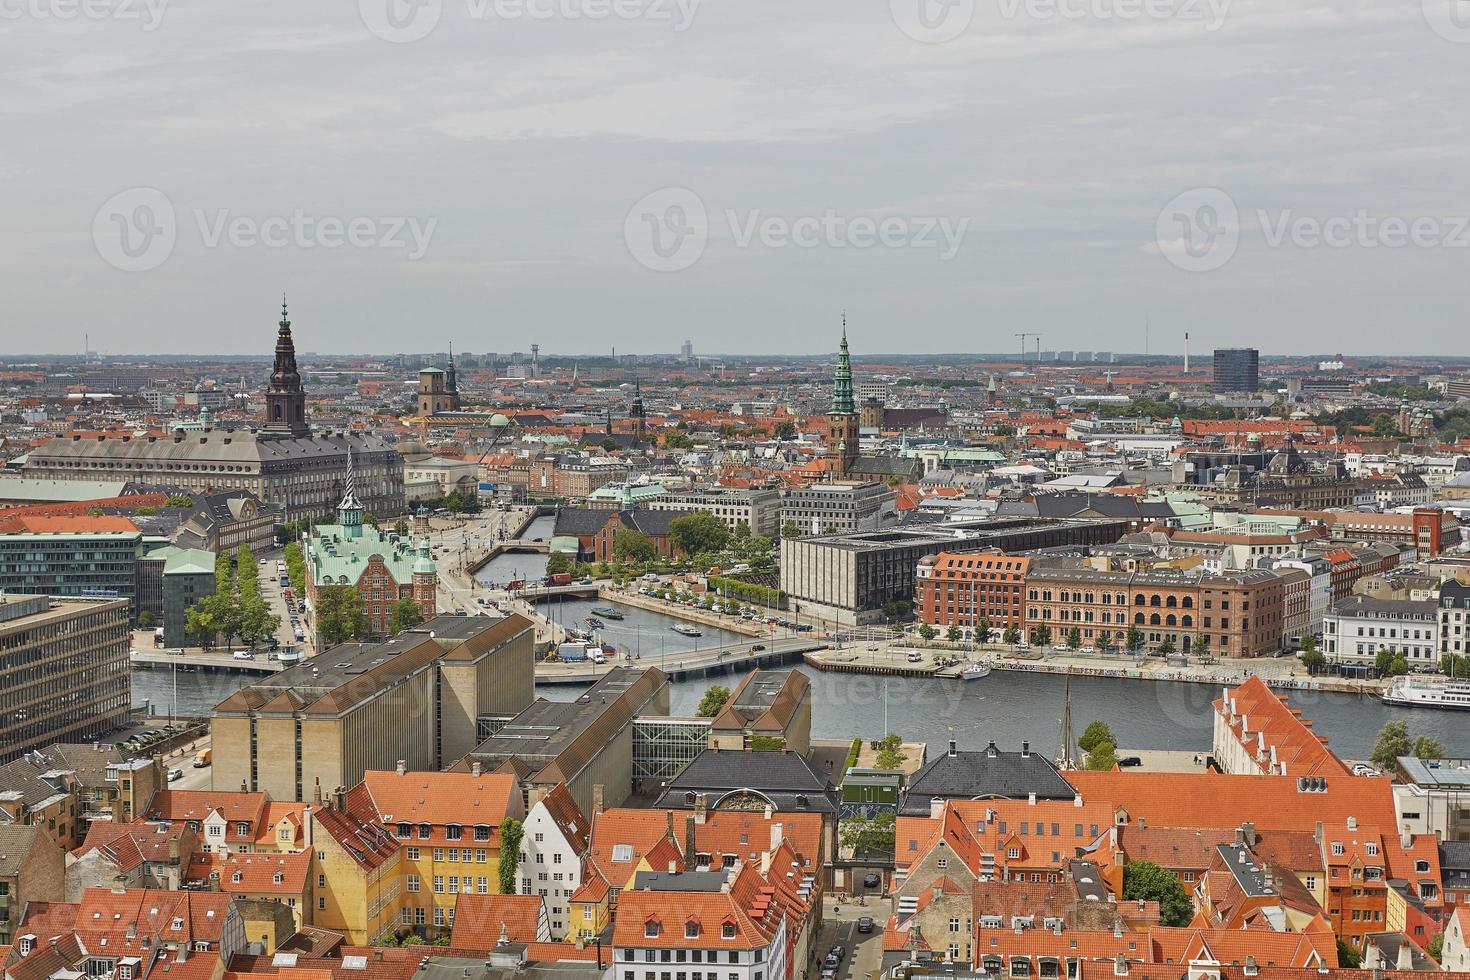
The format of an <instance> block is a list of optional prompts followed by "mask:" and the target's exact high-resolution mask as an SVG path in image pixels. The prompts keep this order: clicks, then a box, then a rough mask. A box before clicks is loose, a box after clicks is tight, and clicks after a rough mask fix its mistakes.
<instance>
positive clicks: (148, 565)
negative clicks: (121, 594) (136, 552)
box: [136, 545, 215, 647]
mask: <svg viewBox="0 0 1470 980" xmlns="http://www.w3.org/2000/svg"><path fill="white" fill-rule="evenodd" d="M214 563H215V555H214V553H213V552H209V551H204V550H203V549H197V548H176V547H174V546H172V545H165V546H162V547H155V548H149V549H148V551H147V552H146V553H145V554H144V555H143V557H142V558H141V559H140V560H139V561H138V596H137V604H136V605H137V609H136V611H137V613H138V614H139V615H141V614H142V613H145V612H146V613H149V614H150V615H152V617H153V620H154V624H155V625H157V626H160V627H162V629H163V643H164V645H165V646H170V647H182V646H188V645H190V644H192V643H197V642H198V639H197V638H195V637H191V636H189V633H188V611H189V607H191V606H193V605H196V604H197V603H198V602H199V601H200V600H201V599H204V598H206V597H208V596H212V595H214V584H215V583H214Z"/></svg>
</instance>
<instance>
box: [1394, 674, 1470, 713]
mask: <svg viewBox="0 0 1470 980" xmlns="http://www.w3.org/2000/svg"><path fill="white" fill-rule="evenodd" d="M1381 697H1382V700H1383V703H1384V704H1396V705H1400V706H1402V707H1405V708H1447V709H1451V710H1455V709H1458V710H1460V711H1470V681H1463V680H1461V681H1446V680H1431V679H1429V678H1427V677H1397V678H1395V679H1394V681H1393V683H1392V684H1390V685H1389V686H1388V688H1387V689H1385V690H1384V692H1383V694H1382V695H1381Z"/></svg>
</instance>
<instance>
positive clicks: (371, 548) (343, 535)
mask: <svg viewBox="0 0 1470 980" xmlns="http://www.w3.org/2000/svg"><path fill="white" fill-rule="evenodd" d="M305 551H306V594H307V597H308V598H309V599H310V601H311V604H312V606H313V607H315V606H316V604H317V600H318V597H319V596H320V595H321V590H322V589H325V588H329V587H332V586H349V587H351V588H352V589H354V590H356V591H357V593H358V594H359V595H361V596H362V599H363V604H364V605H365V606H366V609H367V618H368V623H369V625H370V628H371V631H372V633H373V635H374V636H387V635H388V634H389V633H390V632H391V626H392V618H393V607H394V606H396V605H397V604H398V602H399V600H401V599H409V600H411V601H412V602H413V603H414V605H415V606H417V607H418V610H419V615H420V616H422V617H423V618H424V619H426V620H427V619H433V618H434V615H435V613H436V612H437V603H438V594H439V570H438V566H437V565H436V564H435V562H434V558H433V555H432V554H431V553H430V550H429V539H428V538H423V539H422V540H420V541H419V543H418V544H417V545H414V544H413V542H412V541H411V540H410V539H409V538H408V537H406V536H401V535H399V534H398V533H397V532H395V531H391V530H385V529H384V528H382V527H378V526H367V525H365V524H364V523H363V506H362V502H361V501H359V500H358V499H357V490H356V481H355V479H354V473H353V470H352V463H351V460H350V459H349V461H348V469H347V489H346V491H345V493H344V494H343V496H342V500H341V502H340V503H339V504H338V505H337V523H336V524H319V525H317V526H316V527H315V528H313V529H312V532H311V534H310V535H309V536H308V537H307V539H306V549H305Z"/></svg>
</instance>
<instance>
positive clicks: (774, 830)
mask: <svg viewBox="0 0 1470 980" xmlns="http://www.w3.org/2000/svg"><path fill="white" fill-rule="evenodd" d="M783 835H784V831H783V829H782V827H781V824H780V823H773V824H771V850H773V851H774V850H775V849H776V848H778V847H780V846H781V841H782V840H783V839H784V836H783Z"/></svg>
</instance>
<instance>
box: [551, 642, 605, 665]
mask: <svg viewBox="0 0 1470 980" xmlns="http://www.w3.org/2000/svg"><path fill="white" fill-rule="evenodd" d="M598 652H599V653H601V652H602V651H601V650H600V649H599V650H598ZM556 655H557V656H558V657H560V658H561V659H562V662H564V663H579V662H581V661H583V660H586V659H588V656H587V644H586V643H585V642H582V641H577V642H573V643H563V644H562V645H561V646H559V647H557V648H556Z"/></svg>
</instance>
